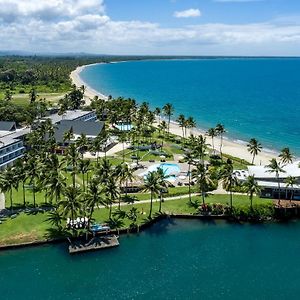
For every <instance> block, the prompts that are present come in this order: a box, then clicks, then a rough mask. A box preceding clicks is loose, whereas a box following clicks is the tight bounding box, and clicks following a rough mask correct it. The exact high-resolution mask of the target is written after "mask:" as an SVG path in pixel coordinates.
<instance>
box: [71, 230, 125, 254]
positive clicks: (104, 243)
mask: <svg viewBox="0 0 300 300" xmlns="http://www.w3.org/2000/svg"><path fill="white" fill-rule="evenodd" d="M117 246H119V240H118V236H116V235H109V236H96V237H93V238H92V239H91V240H90V241H89V242H87V243H81V242H72V243H71V244H70V246H69V253H70V254H75V253H82V252H87V251H96V250H101V249H107V248H112V247H117Z"/></svg>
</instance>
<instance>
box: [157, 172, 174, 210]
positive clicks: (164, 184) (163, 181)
mask: <svg viewBox="0 0 300 300" xmlns="http://www.w3.org/2000/svg"><path fill="white" fill-rule="evenodd" d="M156 172H157V175H158V180H159V184H160V186H161V189H160V193H159V210H158V211H159V212H160V213H161V205H162V202H163V193H164V192H165V191H166V190H167V189H168V187H169V185H171V183H170V182H169V181H168V179H169V177H170V176H169V175H166V172H165V171H164V170H163V169H162V168H158V169H157V171H156Z"/></svg>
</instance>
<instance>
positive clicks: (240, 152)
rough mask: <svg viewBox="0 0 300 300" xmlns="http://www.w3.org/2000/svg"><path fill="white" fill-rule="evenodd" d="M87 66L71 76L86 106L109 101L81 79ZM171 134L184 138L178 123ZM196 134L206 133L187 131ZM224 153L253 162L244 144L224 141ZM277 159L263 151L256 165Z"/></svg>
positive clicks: (199, 130) (273, 154) (272, 154)
mask: <svg viewBox="0 0 300 300" xmlns="http://www.w3.org/2000/svg"><path fill="white" fill-rule="evenodd" d="M85 67H86V66H81V67H78V68H77V69H76V70H74V71H73V72H72V73H71V75H70V78H71V80H72V82H73V83H74V84H75V85H76V86H77V87H80V86H82V85H84V86H85V95H84V98H85V101H86V104H89V103H90V100H91V99H92V98H94V97H95V96H98V97H100V98H102V99H105V100H107V99H108V97H107V96H105V95H103V94H101V93H99V92H97V91H95V90H94V89H92V88H91V87H89V86H88V85H87V84H86V83H85V82H84V81H83V80H82V79H81V78H80V72H81V71H82V70H83V69H84V68H85ZM170 132H171V133H173V134H176V135H178V136H182V129H181V128H180V127H179V125H178V124H177V123H176V122H172V123H171V124H170ZM191 133H192V134H194V135H199V134H205V132H204V131H203V130H201V129H198V128H197V129H192V130H188V131H187V135H190V134H191ZM207 142H208V143H210V144H211V139H210V138H209V137H207ZM220 142H221V140H220V138H215V139H214V144H215V148H216V149H217V150H219V148H220ZM222 152H223V153H225V154H229V155H232V156H235V157H239V158H242V159H245V160H247V161H248V162H251V161H252V155H251V154H250V153H249V152H248V151H247V146H246V145H244V144H242V143H238V142H235V141H232V140H229V139H223V148H222ZM275 157H276V153H275V152H274V153H273V152H269V151H266V150H264V149H263V150H262V151H261V152H260V153H259V154H258V155H257V156H256V158H255V162H254V163H255V164H256V165H260V164H261V165H265V164H268V162H269V161H270V159H271V158H275Z"/></svg>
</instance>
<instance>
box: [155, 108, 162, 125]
mask: <svg viewBox="0 0 300 300" xmlns="http://www.w3.org/2000/svg"><path fill="white" fill-rule="evenodd" d="M154 114H155V115H156V116H157V117H158V125H160V114H161V109H160V108H159V107H156V108H155V110H154Z"/></svg>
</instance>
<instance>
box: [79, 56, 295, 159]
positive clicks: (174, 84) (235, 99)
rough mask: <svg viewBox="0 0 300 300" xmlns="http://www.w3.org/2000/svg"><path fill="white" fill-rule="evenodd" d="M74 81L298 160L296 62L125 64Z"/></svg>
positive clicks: (95, 69)
mask: <svg viewBox="0 0 300 300" xmlns="http://www.w3.org/2000/svg"><path fill="white" fill-rule="evenodd" d="M80 77H81V78H82V80H83V81H84V82H85V83H86V84H87V85H89V86H90V87H92V88H93V89H95V90H97V91H99V92H101V93H104V94H106V95H112V96H114V97H118V96H123V97H131V98H134V99H136V100H137V102H139V103H141V102H143V101H146V102H149V104H150V107H151V108H155V107H162V106H163V105H164V104H165V103H167V102H171V103H172V104H173V105H174V107H175V115H174V117H173V118H174V119H176V116H177V115H178V114H181V113H182V114H184V115H185V116H186V117H188V116H193V117H194V118H195V119H196V121H197V126H198V127H199V128H202V129H208V128H210V127H214V126H215V125H216V124H217V123H222V124H224V125H225V127H226V130H227V132H228V133H227V137H228V138H230V139H233V140H236V141H238V142H240V143H243V142H247V141H248V140H249V139H250V138H253V137H254V138H257V139H258V140H259V141H260V142H261V143H262V145H263V146H264V148H267V149H270V150H275V151H279V150H281V149H282V148H284V147H290V149H291V150H292V151H293V153H294V154H295V155H297V156H300V138H299V137H300V122H299V121H298V119H299V116H300V105H299V104H300V58H244V59H243V58H227V59H226V58H225V59H224V58H220V59H195V60H149V61H147V60H145V61H130V62H121V63H110V64H98V65H92V66H88V67H87V68H85V69H84V70H83V71H82V72H81V73H80Z"/></svg>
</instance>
